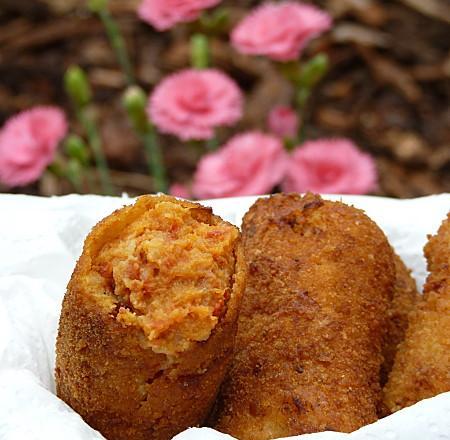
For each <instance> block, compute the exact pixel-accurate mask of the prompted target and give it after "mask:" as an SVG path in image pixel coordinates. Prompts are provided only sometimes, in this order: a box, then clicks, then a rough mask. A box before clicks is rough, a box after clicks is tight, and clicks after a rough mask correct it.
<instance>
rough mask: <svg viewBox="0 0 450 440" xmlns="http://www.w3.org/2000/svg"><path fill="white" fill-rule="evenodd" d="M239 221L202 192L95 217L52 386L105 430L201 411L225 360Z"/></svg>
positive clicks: (154, 435) (137, 439) (159, 435)
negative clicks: (205, 200) (219, 212)
mask: <svg viewBox="0 0 450 440" xmlns="http://www.w3.org/2000/svg"><path fill="white" fill-rule="evenodd" d="M244 282H245V266H244V264H243V255H242V247H241V245H240V233H239V231H238V229H237V228H236V227H234V226H232V225H231V224H229V223H226V222H224V221H222V220H221V219H220V218H219V217H217V216H215V215H213V214H212V211H211V209H209V208H205V207H203V206H201V205H199V204H196V203H191V202H185V201H179V200H177V199H175V198H172V197H168V196H144V197H141V198H139V199H138V200H137V202H136V203H135V204H134V205H132V206H129V207H125V208H123V209H120V210H118V211H116V212H114V213H113V214H111V215H110V216H108V217H107V218H105V219H104V220H103V221H101V222H100V223H99V224H98V225H96V226H95V227H94V229H93V230H92V232H91V233H90V234H89V236H88V237H87V239H86V241H85V244H84V250H83V253H82V255H81V258H80V259H79V261H78V263H77V265H76V268H75V271H74V273H73V275H72V278H71V280H70V283H69V285H68V289H67V293H66V295H65V298H64V302H63V307H62V314H61V318H60V324H59V332H58V338H57V346H56V354H57V359H56V386H57V394H58V396H59V397H61V398H62V399H63V400H64V401H65V402H67V403H68V404H69V405H70V406H71V407H72V408H73V409H74V410H75V411H77V412H78V413H79V414H80V415H81V416H82V417H83V418H84V420H85V421H86V422H87V423H88V424H89V425H91V426H92V427H93V428H95V429H98V430H99V431H100V432H101V433H102V434H103V435H104V436H105V437H106V438H107V439H109V440H131V439H133V440H144V439H146V440H149V439H158V440H159V439H161V440H162V439H169V438H171V437H172V436H173V435H175V434H177V433H178V432H180V431H182V430H184V429H186V428H188V427H189V426H195V425H198V424H200V423H202V421H203V420H204V419H205V417H206V416H207V415H208V412H209V411H210V408H211V406H212V404H213V402H214V399H215V397H216V394H217V391H218V388H219V386H220V383H221V382H222V379H223V377H224V374H225V372H226V370H227V368H228V366H229V363H230V360H231V355H232V350H233V345H234V337H235V332H236V321H237V312H238V306H239V303H240V298H241V294H242V291H243V284H244Z"/></svg>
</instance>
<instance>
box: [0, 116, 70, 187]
mask: <svg viewBox="0 0 450 440" xmlns="http://www.w3.org/2000/svg"><path fill="white" fill-rule="evenodd" d="M66 132H67V121H66V117H65V115H64V113H63V112H62V111H61V110H60V109H58V108H56V107H34V108H33V109H31V110H27V111H24V112H22V113H19V114H18V115H16V116H13V117H12V118H10V119H9V120H8V121H7V122H6V124H5V125H4V126H3V128H2V130H1V131H0V180H1V181H2V182H3V183H5V184H6V185H8V186H10V187H13V186H23V185H27V184H29V183H31V182H34V181H36V180H37V179H39V177H40V176H41V175H42V173H43V172H44V170H45V168H46V167H47V166H48V165H49V164H50V163H51V162H52V161H53V157H54V154H55V151H56V148H57V147H58V144H59V142H60V141H61V140H62V138H63V137H64V136H65V135H66Z"/></svg>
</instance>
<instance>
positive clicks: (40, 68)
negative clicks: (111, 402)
mask: <svg viewBox="0 0 450 440" xmlns="http://www.w3.org/2000/svg"><path fill="white" fill-rule="evenodd" d="M259 3H260V2H257V1H244V0H239V1H225V2H222V4H223V6H226V7H227V10H228V14H229V16H228V19H227V22H226V23H225V24H224V25H221V26H222V27H220V29H215V31H214V32H212V33H211V35H210V36H209V45H210V59H211V62H212V64H214V66H216V67H218V68H220V69H222V70H224V71H225V72H227V73H228V74H229V75H230V76H231V77H232V78H234V80H235V81H236V82H237V83H238V85H239V86H240V88H241V89H242V90H243V92H245V94H246V100H245V109H244V116H243V118H242V119H241V120H240V121H239V123H238V124H237V125H236V126H234V127H233V128H232V129H231V130H228V131H227V132H226V133H222V132H221V131H219V132H218V135H217V136H218V140H219V142H220V143H223V142H224V141H225V139H226V138H228V137H229V136H230V133H237V132H240V131H243V130H249V129H255V128H257V129H261V130H264V129H265V124H266V119H267V114H268V113H269V112H270V109H271V108H272V107H273V105H274V103H277V104H288V103H289V102H290V101H291V99H292V94H293V90H292V85H291V84H290V83H289V81H287V80H286V79H285V77H284V76H283V75H281V74H280V72H279V69H277V68H276V67H275V66H274V64H273V63H271V62H270V61H269V60H267V59H265V58H262V57H250V56H245V55H242V54H239V53H237V52H236V51H235V50H234V49H233V48H232V47H231V46H230V45H229V44H228V42H227V41H228V34H229V31H230V29H231V28H232V27H233V25H235V24H236V23H237V22H238V21H239V20H240V19H241V18H242V17H244V16H245V15H246V14H247V13H248V11H249V10H250V9H251V8H254V7H255V6H256V5H257V4H259ZM310 3H313V4H315V5H316V6H318V7H320V8H322V9H324V10H326V11H327V12H328V13H329V14H330V15H331V16H332V17H333V20H334V24H333V27H332V28H331V30H330V31H328V32H326V33H324V34H323V35H321V36H320V37H319V38H317V39H315V40H313V41H312V42H311V43H310V44H309V45H308V46H307V49H306V50H305V56H306V57H312V56H314V55H315V54H317V53H319V52H322V53H325V54H326V55H327V56H328V57H329V68H328V71H327V73H326V74H325V76H324V77H323V78H322V79H321V81H320V83H319V84H318V85H317V86H316V87H315V88H314V91H313V93H312V96H311V98H310V101H309V105H308V108H307V110H305V112H304V113H303V114H302V115H301V119H302V122H303V124H304V130H305V132H306V133H307V136H308V138H318V137H329V136H333V137H335V136H339V137H346V138H350V139H352V140H353V141H354V142H355V143H356V144H357V145H358V146H359V147H360V148H361V150H363V151H365V152H368V153H370V154H371V155H372V156H373V157H374V159H375V161H376V165H377V168H378V173H379V185H378V189H377V190H376V191H375V192H374V193H375V194H377V195H387V196H392V197H399V198H406V197H416V196H422V195H427V194H433V193H440V192H450V106H449V97H450V45H449V43H450V2H449V1H448V0H385V1H382V0H323V1H314V2H310ZM138 5H139V1H134V0H111V1H110V2H109V11H110V13H111V15H112V16H113V17H114V18H115V19H116V21H117V23H118V26H119V28H120V30H121V32H122V34H123V36H124V39H125V42H126V47H127V49H128V52H129V55H130V59H131V61H132V64H133V68H134V72H135V76H136V79H137V82H138V83H139V85H140V86H141V87H142V88H143V90H145V92H146V93H149V92H150V91H151V90H152V88H153V87H154V86H155V85H156V84H158V83H159V82H160V81H161V79H162V78H164V77H165V76H166V75H167V74H168V73H170V72H173V71H177V70H179V69H182V68H184V67H186V66H187V65H189V57H190V49H189V36H190V35H191V34H192V33H193V32H196V31H197V29H196V27H195V26H196V24H181V25H179V26H176V27H174V28H173V29H171V30H169V31H167V32H157V31H156V30H154V29H153V28H152V27H151V26H149V25H148V24H146V23H144V22H142V21H141V20H140V19H139V18H138V17H137V14H136V9H137V7H138ZM74 64H76V65H79V66H81V67H82V68H83V69H84V70H85V72H86V74H87V78H88V80H89V82H90V84H91V87H92V91H93V98H92V109H91V111H92V112H93V113H94V114H95V119H96V121H97V126H98V130H99V133H100V136H101V140H102V146H103V150H104V152H105V155H106V159H107V161H108V163H109V167H110V169H111V179H112V181H113V183H114V185H115V187H116V192H117V193H118V194H119V193H120V192H121V191H126V192H128V193H129V194H130V195H137V194H143V193H149V192H152V191H153V190H154V187H153V181H152V177H151V176H149V173H148V171H147V165H146V163H145V159H144V151H143V148H142V142H141V140H140V138H139V137H138V136H137V135H136V134H135V132H134V131H133V129H132V127H131V125H130V123H129V120H128V118H127V115H126V112H125V110H124V108H123V105H122V94H123V90H124V88H125V87H126V82H125V77H124V75H123V74H122V72H121V70H120V68H119V66H118V63H117V60H116V57H115V55H114V52H113V51H112V49H111V47H110V44H109V42H108V39H107V37H106V34H105V30H104V27H103V25H102V23H101V21H100V20H99V18H98V17H97V16H96V15H95V14H92V13H91V12H89V10H88V9H87V8H86V3H85V1H83V0H34V1H30V0H0V126H1V125H2V124H4V122H5V121H6V120H7V119H8V118H9V117H10V116H12V115H13V114H16V113H18V112H20V111H22V110H25V109H27V108H30V107H32V106H35V105H56V106H59V107H61V108H63V109H64V110H65V112H66V114H67V115H68V119H69V124H70V126H71V131H73V132H76V133H80V134H81V133H82V131H83V130H82V127H80V125H79V122H78V120H77V118H76V117H75V115H74V112H73V109H72V106H71V103H70V102H69V99H68V98H67V95H66V93H65V91H64V81H63V76H64V73H65V71H66V69H67V68H68V67H69V66H71V65H74ZM160 144H161V149H162V152H163V156H164V162H165V165H166V169H167V174H168V180H169V182H170V183H173V182H181V183H188V182H190V180H191V179H192V175H193V173H194V171H195V169H196V165H197V162H198V160H199V157H200V156H199V153H198V151H197V150H196V149H195V148H190V147H189V148H188V147H186V145H185V144H183V143H182V142H181V141H179V140H178V139H177V138H175V137H173V136H161V137H160ZM58 154H59V155H61V157H62V159H61V160H64V158H63V156H64V154H65V153H64V151H63V150H61V151H60V152H59V153H58ZM0 192H13V193H27V194H36V195H60V194H67V193H70V192H74V187H73V185H72V184H71V182H70V181H69V180H67V179H64V178H61V176H58V173H54V172H45V173H44V174H43V175H42V176H41V178H40V179H39V180H38V181H36V182H34V183H31V184H29V185H26V186H22V187H13V188H10V187H7V186H5V185H1V184H0ZM90 192H101V191H100V190H96V189H95V183H94V188H93V189H92V187H91V188H90Z"/></svg>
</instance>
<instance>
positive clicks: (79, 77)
mask: <svg viewBox="0 0 450 440" xmlns="http://www.w3.org/2000/svg"><path fill="white" fill-rule="evenodd" d="M64 85H65V88H66V92H67V94H68V95H69V96H70V98H71V99H72V100H73V101H74V103H75V105H76V106H77V107H84V106H86V105H87V104H89V101H90V100H91V88H90V86H89V82H88V80H87V77H86V74H85V73H84V71H83V70H82V69H81V68H80V67H78V66H72V67H69V68H68V69H67V71H66V73H65V75H64Z"/></svg>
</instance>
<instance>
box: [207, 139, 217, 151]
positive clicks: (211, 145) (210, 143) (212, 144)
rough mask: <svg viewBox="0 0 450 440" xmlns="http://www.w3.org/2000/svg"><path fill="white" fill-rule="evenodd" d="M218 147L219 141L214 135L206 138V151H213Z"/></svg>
mask: <svg viewBox="0 0 450 440" xmlns="http://www.w3.org/2000/svg"><path fill="white" fill-rule="evenodd" d="M218 147H219V141H218V139H217V137H216V136H214V137H212V138H211V139H208V140H207V141H206V148H207V150H208V151H215V150H217V148H218Z"/></svg>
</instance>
